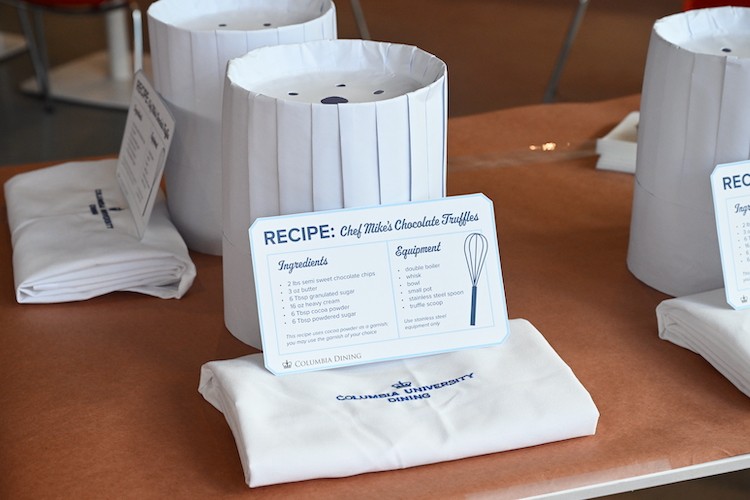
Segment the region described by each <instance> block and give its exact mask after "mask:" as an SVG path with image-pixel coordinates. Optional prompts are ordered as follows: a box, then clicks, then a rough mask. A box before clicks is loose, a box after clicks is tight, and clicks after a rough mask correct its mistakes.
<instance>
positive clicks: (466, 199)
mask: <svg viewBox="0 0 750 500" xmlns="http://www.w3.org/2000/svg"><path fill="white" fill-rule="evenodd" d="M249 235H250V247H251V251H252V260H253V270H254V275H255V287H256V291H257V302H258V312H259V318H260V329H261V339H262V342H263V356H264V362H265V365H266V368H267V369H268V370H270V371H271V372H273V373H275V374H277V375H280V374H286V373H294V372H301V371H309V370H321V369H327V368H334V367H339V366H347V365H354V364H362V363H371V362H375V361H383V360H388V359H396V358H405V357H411V356H420V355H426V354H433V353H439V352H446V351H452V350H457V349H464V348H470V347H479V346H487V345H491V344H497V343H500V342H502V341H503V339H504V338H505V336H506V335H507V333H508V314H507V309H506V304H505V293H504V290H503V279H502V274H501V270H500V257H499V253H498V246H497V234H496V230H495V215H494V211H493V206H492V201H491V200H489V199H488V198H487V197H485V196H484V195H481V194H475V195H467V196H454V197H448V198H442V199H439V200H434V201H424V202H410V203H404V204H397V205H386V206H377V207H372V208H360V209H345V210H332V211H325V212H312V213H305V214H297V215H290V216H278V217H269V218H259V219H257V220H256V221H255V222H254V223H253V225H252V226H251V227H250V230H249ZM248 307H250V306H249V305H248Z"/></svg>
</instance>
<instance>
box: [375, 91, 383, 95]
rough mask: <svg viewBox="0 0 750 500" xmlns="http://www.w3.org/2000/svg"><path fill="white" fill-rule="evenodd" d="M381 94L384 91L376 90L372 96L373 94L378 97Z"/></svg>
mask: <svg viewBox="0 0 750 500" xmlns="http://www.w3.org/2000/svg"><path fill="white" fill-rule="evenodd" d="M383 92H385V90H376V91H375V92H373V94H375V95H380V94H382V93H383Z"/></svg>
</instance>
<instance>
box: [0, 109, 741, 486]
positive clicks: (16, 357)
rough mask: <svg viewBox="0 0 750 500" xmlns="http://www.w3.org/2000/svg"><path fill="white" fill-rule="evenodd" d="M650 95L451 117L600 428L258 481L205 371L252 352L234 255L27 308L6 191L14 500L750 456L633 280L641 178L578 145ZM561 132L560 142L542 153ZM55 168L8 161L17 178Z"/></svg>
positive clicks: (640, 467)
mask: <svg viewBox="0 0 750 500" xmlns="http://www.w3.org/2000/svg"><path fill="white" fill-rule="evenodd" d="M638 102H639V101H638V97H637V96H631V97H627V98H621V99H615V100H611V101H605V102H600V103H589V104H554V105H539V106H530V107H524V108H517V109H511V110H503V111H497V112H492V113H487V114H482V115H476V116H469V117H461V118H455V119H452V120H450V122H449V131H448V137H449V150H448V154H449V180H448V190H449V193H450V194H464V193H474V192H483V193H485V194H486V195H487V196H489V197H490V198H491V199H492V200H493V201H494V203H495V212H496V218H497V228H498V235H499V242H500V243H499V244H500V252H501V259H502V267H503V274H504V278H505V289H506V294H507V301H508V309H509V313H510V316H511V317H522V318H526V319H528V320H529V321H531V322H532V323H533V324H534V325H535V326H536V327H537V328H538V329H539V330H540V331H541V332H542V334H544V335H545V337H546V338H547V339H548V341H549V342H550V344H551V345H552V346H553V347H554V348H555V349H556V350H557V352H558V353H559V354H560V356H561V357H562V358H563V359H564V360H565V361H566V362H567V363H568V364H569V365H570V366H571V368H572V369H573V371H574V372H575V373H576V375H577V376H578V378H579V379H580V380H581V382H582V383H583V384H584V385H585V386H586V388H587V389H588V390H589V391H590V393H591V395H592V397H593V398H594V401H595V402H596V404H597V405H598V407H599V410H600V412H601V419H600V421H599V427H598V430H597V434H596V436H594V437H587V438H580V439H574V440H570V441H565V442H560V443H553V444H548V445H542V446H537V447H534V448H528V449H522V450H517V451H511V452H505V453H499V454H494V455H487V456H481V457H475V458H470V459H464V460H460V461H454V462H447V463H440V464H435V465H429V466H423V467H416V468H412V469H406V470H399V471H393V472H385V473H375V474H365V475H360V476H355V477H351V478H344V479H323V480H315V481H306V482H301V483H293V484H284V485H278V486H269V487H264V488H257V489H253V490H250V489H248V488H247V486H245V484H244V481H243V474H242V469H241V466H240V461H239V458H238V456H237V451H236V448H235V444H234V441H233V438H232V435H231V433H230V431H229V428H228V426H227V425H226V423H225V421H224V418H223V416H222V415H221V414H220V413H219V412H218V411H216V410H215V409H214V408H213V407H211V406H210V405H209V404H208V403H207V402H205V401H204V400H203V398H202V397H201V396H200V395H199V394H198V392H197V384H198V377H199V370H200V366H201V365H202V364H203V363H205V362H206V361H210V360H215V359H226V358H233V357H238V356H241V355H244V354H248V353H250V352H253V349H252V348H250V347H248V346H245V345H244V344H242V343H241V342H239V341H237V340H236V339H234V338H233V337H232V335H231V334H230V333H229V332H228V331H227V330H226V329H225V328H224V324H223V318H222V284H221V258H220V257H214V256H207V255H201V254H198V253H194V254H192V257H193V259H194V261H195V264H196V266H197V268H198V277H197V279H196V281H195V283H194V285H193V287H192V289H191V290H190V292H189V293H188V294H187V295H186V296H185V297H184V298H183V299H181V300H159V299H155V298H151V297H147V296H142V295H137V294H133V293H114V294H110V295H108V296H104V297H99V298H96V299H92V300H89V301H85V302H80V303H71V304H50V305H19V304H17V303H16V302H15V299H14V292H13V276H12V267H11V244H10V238H9V233H8V225H7V213H6V208H5V203H4V200H3V203H2V208H1V209H0V210H1V212H0V224H1V225H2V227H0V235H1V236H0V339H2V340H1V343H0V381H2V382H1V383H0V498H13V499H15V498H35V499H36V498H50V497H64V498H91V497H100V498H101V497H110V498H166V497H169V498H185V497H191V498H216V497H250V498H279V497H287V496H295V497H300V498H327V497H331V498H347V497H348V498H353V497H357V498H367V497H371V498H380V497H382V496H383V495H388V496H391V497H397V498H405V497H421V498H441V497H446V498H447V497H456V496H461V495H463V496H466V495H474V494H476V495H482V494H492V495H498V496H500V497H503V496H507V497H518V496H523V495H530V494H540V493H545V492H551V491H556V490H560V489H566V488H576V487H582V486H586V485H589V484H593V483H601V482H607V481H614V480H618V479H624V478H628V477H631V476H639V475H643V474H651V473H657V472H662V471H669V470H670V469H675V468H682V467H688V466H691V465H695V464H700V463H703V462H709V461H715V460H721V459H725V458H729V457H735V456H740V455H745V454H748V453H750V433H749V432H748V429H750V399H748V398H747V397H745V396H744V395H743V394H742V393H740V392H739V391H738V390H737V389H736V388H734V386H732V385H731V384H730V383H729V382H728V381H726V380H725V379H724V378H723V377H722V376H721V375H720V374H719V373H718V372H716V371H715V370H714V369H713V368H711V367H710V366H709V365H708V363H707V362H705V361H704V360H703V359H702V358H700V357H699V356H697V355H695V354H692V353H690V352H688V351H686V350H684V349H681V348H679V347H676V346H674V345H672V344H669V343H667V342H664V341H661V340H659V339H658V337H657V332H656V318H655V314H654V309H655V307H656V305H657V304H658V303H659V302H660V301H661V300H663V299H664V298H665V297H666V296H665V295H663V294H661V293H659V292H657V291H655V290H653V289H651V288H649V287H648V286H646V285H644V284H642V283H641V282H639V281H638V280H637V279H635V278H634V277H633V276H632V275H631V274H630V273H629V272H628V271H627V268H626V265H625V256H626V250H627V243H628V226H629V222H630V206H631V196H632V187H633V176H632V175H628V174H623V173H616V172H606V171H597V170H595V168H594V165H595V161H596V158H595V157H594V156H592V155H588V156H586V155H579V154H578V153H577V152H576V148H578V147H580V146H581V145H583V147H584V148H589V147H590V148H593V145H592V143H591V141H593V140H594V139H595V138H596V137H600V136H602V135H604V134H605V133H606V132H607V131H609V130H610V129H611V128H612V127H614V126H615V125H616V124H617V123H618V122H619V121H620V120H621V119H622V118H623V117H624V116H625V115H626V114H627V113H628V112H630V111H633V110H636V109H637V108H638ZM549 142H555V143H556V144H557V150H556V151H551V152H546V153H545V152H539V151H538V150H536V151H531V150H530V148H529V147H530V146H533V147H539V146H541V145H542V144H545V143H549ZM568 144H570V146H567V145H568ZM561 150H562V151H563V152H562V153H561V152H560V151H561ZM40 166H43V165H28V166H19V167H3V168H1V169H0V182H3V183H4V182H5V181H6V180H7V179H8V178H10V177H11V176H12V175H13V174H16V173H18V172H22V171H26V170H28V169H31V168H37V167H40ZM51 244H54V242H51ZM300 418H304V416H303V415H300ZM268 432H283V429H275V428H269V429H268ZM311 432H314V429H311ZM301 445H302V443H301ZM735 468H736V466H735ZM714 472H715V470H714ZM705 473H708V472H704V474H705ZM696 474H701V473H700V472H699V473H696ZM621 489H623V490H624V489H627V488H621Z"/></svg>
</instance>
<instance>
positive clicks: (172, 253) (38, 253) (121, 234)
mask: <svg viewBox="0 0 750 500" xmlns="http://www.w3.org/2000/svg"><path fill="white" fill-rule="evenodd" d="M116 168H117V160H116V159H109V160H100V161H90V162H71V163H64V164H61V165H57V166H54V167H49V168H44V169H41V170H34V171H31V172H27V173H23V174H19V175H16V176H14V177H13V178H11V179H10V180H9V181H8V182H6V183H5V199H6V204H7V206H8V223H9V225H10V233H11V242H12V244H13V276H14V279H15V287H16V300H17V301H18V302H19V303H52V302H70V301H76V300H85V299H89V298H92V297H96V296H99V295H103V294H106V293H109V292H113V291H118V290H121V291H131V292H139V293H144V294H147V295H153V296H155V297H160V298H180V297H182V296H183V295H184V294H185V293H186V292H187V290H188V289H189V288H190V285H191V284H192V283H193V279H194V278H195V275H196V271H195V266H194V265H193V262H192V261H191V260H190V256H189V255H188V250H187V247H186V246H185V243H184V242H183V240H182V238H181V237H180V234H179V233H178V232H177V230H176V229H175V227H174V226H173V225H172V222H171V221H170V219H169V214H168V212H167V208H166V204H165V201H164V196H163V194H161V193H160V194H159V197H158V198H157V200H156V202H155V203H154V209H153V212H152V214H151V219H150V222H149V225H148V227H147V229H146V232H145V234H144V236H143V239H142V240H139V239H138V237H137V236H136V234H137V233H136V229H135V221H134V219H133V216H132V215H131V213H130V210H129V209H128V208H127V206H128V204H127V201H126V200H125V197H124V195H123V194H122V191H121V189H120V186H119V184H118V182H117V178H116V176H115V171H116Z"/></svg>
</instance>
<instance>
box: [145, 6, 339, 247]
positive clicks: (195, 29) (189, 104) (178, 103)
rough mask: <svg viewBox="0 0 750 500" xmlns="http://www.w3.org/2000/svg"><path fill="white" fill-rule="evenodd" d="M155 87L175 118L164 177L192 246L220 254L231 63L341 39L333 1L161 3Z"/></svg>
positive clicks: (154, 27)
mask: <svg viewBox="0 0 750 500" xmlns="http://www.w3.org/2000/svg"><path fill="white" fill-rule="evenodd" d="M148 28H149V36H150V40H151V60H152V65H153V73H154V86H155V87H156V89H157V91H158V92H159V93H160V94H161V96H162V97H163V98H164V100H165V101H166V102H167V104H168V105H169V107H170V110H171V111H172V113H173V114H174V116H175V119H176V127H175V136H174V140H173V144H172V149H171V151H170V154H169V157H168V158H167V164H166V167H165V179H166V188H167V196H168V204H169V211H170V213H171V216H172V218H173V220H174V223H175V225H176V226H177V227H178V229H179V230H180V232H181V234H182V235H183V237H184V238H185V241H186V242H187V244H188V247H189V248H190V249H191V250H196V251H199V252H203V253H209V254H213V255H220V254H221V247H222V233H221V167H220V165H221V106H222V104H221V103H222V90H223V88H224V77H225V72H226V67H227V63H228V62H229V60H230V59H232V58H235V57H240V56H242V55H244V54H246V53H247V52H249V51H251V50H253V49H256V48H258V47H263V46H267V45H278V44H282V43H297V42H305V41H309V40H317V39H333V38H336V11H335V7H334V5H333V2H331V1H330V0H215V1H211V2H204V1H198V0H159V1H158V2H155V3H153V4H152V5H151V6H150V7H149V9H148Z"/></svg>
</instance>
